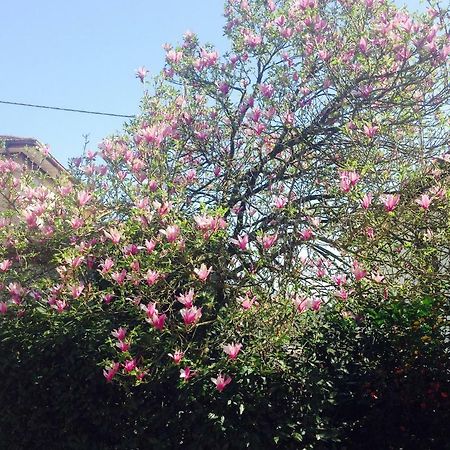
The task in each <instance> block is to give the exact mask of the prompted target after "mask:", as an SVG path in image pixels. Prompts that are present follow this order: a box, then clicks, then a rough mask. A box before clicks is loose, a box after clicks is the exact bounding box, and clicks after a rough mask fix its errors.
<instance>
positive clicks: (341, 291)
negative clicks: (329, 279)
mask: <svg viewBox="0 0 450 450" xmlns="http://www.w3.org/2000/svg"><path fill="white" fill-rule="evenodd" d="M349 294H350V292H349V291H347V290H346V289H344V288H341V289H339V291H336V292H335V295H336V297H338V298H340V299H341V300H344V301H345V300H347V299H348V296H349Z"/></svg>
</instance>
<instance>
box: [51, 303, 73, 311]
mask: <svg viewBox="0 0 450 450" xmlns="http://www.w3.org/2000/svg"><path fill="white" fill-rule="evenodd" d="M51 307H52V308H53V309H56V311H57V312H58V313H62V312H63V311H65V310H66V309H67V308H68V307H69V305H68V304H67V303H66V301H65V300H55V302H54V304H52V305H51Z"/></svg>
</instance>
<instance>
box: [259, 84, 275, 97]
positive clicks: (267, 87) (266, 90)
mask: <svg viewBox="0 0 450 450" xmlns="http://www.w3.org/2000/svg"><path fill="white" fill-rule="evenodd" d="M259 91H260V92H261V94H262V96H263V97H265V98H270V97H272V95H273V93H274V92H275V88H274V87H273V86H272V85H271V84H260V85H259Z"/></svg>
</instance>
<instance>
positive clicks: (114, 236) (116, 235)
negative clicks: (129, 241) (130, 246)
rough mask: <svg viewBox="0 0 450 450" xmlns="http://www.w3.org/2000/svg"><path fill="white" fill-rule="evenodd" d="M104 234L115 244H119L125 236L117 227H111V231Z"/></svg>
mask: <svg viewBox="0 0 450 450" xmlns="http://www.w3.org/2000/svg"><path fill="white" fill-rule="evenodd" d="M103 234H104V235H105V236H106V237H107V238H108V239H111V241H112V242H113V243H114V244H118V243H119V242H120V240H121V239H122V237H123V233H122V232H121V231H119V230H118V229H117V228H111V229H110V230H109V231H104V232H103Z"/></svg>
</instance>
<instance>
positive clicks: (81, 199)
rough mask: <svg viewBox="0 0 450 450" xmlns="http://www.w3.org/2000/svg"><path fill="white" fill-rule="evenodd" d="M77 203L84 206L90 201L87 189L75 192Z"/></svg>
mask: <svg viewBox="0 0 450 450" xmlns="http://www.w3.org/2000/svg"><path fill="white" fill-rule="evenodd" d="M77 199H78V204H79V205H80V206H84V205H86V204H88V203H89V202H90V200H91V199H92V193H90V192H88V191H80V192H78V194H77Z"/></svg>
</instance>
